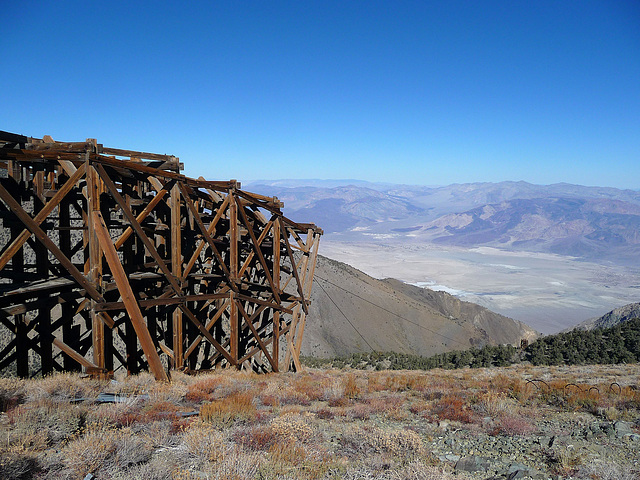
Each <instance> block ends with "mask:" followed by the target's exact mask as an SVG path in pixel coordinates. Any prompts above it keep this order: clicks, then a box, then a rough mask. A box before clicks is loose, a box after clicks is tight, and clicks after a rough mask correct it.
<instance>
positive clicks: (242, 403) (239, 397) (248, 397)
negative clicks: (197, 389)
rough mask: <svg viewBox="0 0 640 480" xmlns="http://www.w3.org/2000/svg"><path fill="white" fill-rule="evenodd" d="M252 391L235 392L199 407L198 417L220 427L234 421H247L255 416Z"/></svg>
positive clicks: (255, 410)
mask: <svg viewBox="0 0 640 480" xmlns="http://www.w3.org/2000/svg"><path fill="white" fill-rule="evenodd" d="M253 398H254V396H253V393H251V392H235V393H232V394H231V395H229V396H228V397H226V398H224V399H221V400H214V401H213V402H211V403H208V404H205V405H203V406H202V407H200V418H202V419H203V420H204V421H206V422H210V423H212V424H214V425H216V426H218V427H220V428H223V427H228V426H229V425H231V424H233V423H235V422H248V421H251V420H253V419H254V418H255V417H256V413H257V409H256V407H255V405H254V404H253Z"/></svg>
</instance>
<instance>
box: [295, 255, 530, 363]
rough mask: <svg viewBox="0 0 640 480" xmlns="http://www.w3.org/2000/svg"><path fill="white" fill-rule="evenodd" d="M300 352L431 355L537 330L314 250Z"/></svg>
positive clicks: (515, 339) (512, 339) (501, 341)
mask: <svg viewBox="0 0 640 480" xmlns="http://www.w3.org/2000/svg"><path fill="white" fill-rule="evenodd" d="M310 308H311V311H310V318H309V322H308V323H307V325H306V328H305V332H304V337H303V343H302V350H303V354H305V355H314V356H320V357H330V356H336V355H346V354H350V353H355V352H366V351H371V350H376V351H395V352H401V353H412V354H418V355H433V354H436V353H441V352H445V351H450V350H460V349H467V348H470V347H472V346H482V345H486V344H504V343H509V344H514V345H519V344H520V340H521V339H527V340H531V339H533V338H535V337H536V335H537V334H536V332H535V331H534V330H532V329H531V328H529V327H528V326H526V325H525V324H523V323H521V322H517V321H515V320H512V319H510V318H508V317H505V316H503V315H499V314H497V313H494V312H491V311H490V310H487V309H486V308H484V307H481V306H479V305H475V304H473V303H469V302H463V301H460V300H458V299H457V298H455V297H453V296H451V295H449V294H448V293H445V292H434V291H432V290H428V289H424V288H419V287H415V286H412V285H407V284H405V283H402V282H400V281H398V280H393V279H387V280H376V279H374V278H372V277H370V276H368V275H366V274H364V273H363V272H361V271H359V270H357V269H355V268H353V267H350V266H349V265H346V264H344V263H340V262H337V261H334V260H330V259H327V258H324V257H322V256H320V257H318V265H317V268H316V276H315V282H314V285H313V291H312V303H311V307H310Z"/></svg>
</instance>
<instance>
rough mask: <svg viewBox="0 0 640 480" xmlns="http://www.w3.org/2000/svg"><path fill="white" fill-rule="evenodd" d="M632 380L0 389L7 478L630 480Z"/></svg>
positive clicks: (272, 381) (3, 383)
mask: <svg viewBox="0 0 640 480" xmlns="http://www.w3.org/2000/svg"><path fill="white" fill-rule="evenodd" d="M639 373H640V368H639V366H638V365H617V366H611V365H607V366H586V367H585V366H582V367H532V366H528V365H518V366H514V367H507V368H491V369H473V370H472V369H461V370H430V371H428V372H422V371H351V370H315V369H305V371H304V372H301V373H297V374H292V373H289V374H270V375H255V374H248V373H241V372H235V371H220V372H217V373H210V374H203V375H199V376H187V375H184V374H179V373H175V374H174V375H173V378H172V382H171V383H169V384H163V383H157V382H155V381H154V380H153V379H152V377H151V376H150V375H148V374H141V375H138V376H133V377H128V378H123V379H119V380H118V381H108V380H95V379H83V378H81V377H80V376H79V375H74V374H59V375H55V376H51V377H47V378H44V379H34V380H27V381H23V380H18V379H12V378H2V379H0V407H1V411H2V412H3V413H2V414H1V415H0V439H2V442H1V443H0V478H7V479H10V478H43V479H45V478H47V479H49V478H50V479H56V480H62V479H78V478H84V477H85V475H87V474H88V473H91V474H93V475H94V476H95V479H97V480H106V479H135V478H140V479H203V478H205V479H276V478H281V479H353V480H355V479H389V480H391V479H427V480H437V479H452V478H462V479H464V478H467V479H475V478H477V479H488V478H491V479H509V480H512V479H515V478H525V479H526V478H534V479H550V478H552V479H560V478H562V479H565V480H566V479H569V478H581V479H596V480H610V479H618V480H628V479H638V478H640V476H639V473H640V391H639V390H638V386H637V385H638V382H639V381H640V378H639ZM106 393H108V394H110V395H105V394H106ZM101 402H102V403H101Z"/></svg>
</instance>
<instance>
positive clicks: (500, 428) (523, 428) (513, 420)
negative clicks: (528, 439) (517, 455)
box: [491, 415, 536, 436]
mask: <svg viewBox="0 0 640 480" xmlns="http://www.w3.org/2000/svg"><path fill="white" fill-rule="evenodd" d="M535 430H536V428H535V427H534V426H533V425H532V424H531V422H529V421H528V420H527V419H526V418H524V417H522V416H518V415H503V416H502V417H501V418H500V419H499V420H498V421H497V422H496V425H495V428H494V430H493V431H492V432H491V433H492V434H493V435H498V434H502V435H509V436H518V435H529V434H531V433H533V432H535Z"/></svg>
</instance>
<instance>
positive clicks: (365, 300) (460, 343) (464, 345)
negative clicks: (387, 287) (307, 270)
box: [315, 273, 469, 349]
mask: <svg viewBox="0 0 640 480" xmlns="http://www.w3.org/2000/svg"><path fill="white" fill-rule="evenodd" d="M315 277H316V278H319V279H320V280H323V281H325V282H327V283H328V284H329V285H333V286H334V287H336V288H339V289H340V290H343V291H345V292H347V293H349V294H351V295H353V296H354V297H357V298H359V299H360V300H362V301H364V302H367V303H370V304H371V305H373V306H374V307H377V308H379V309H381V310H384V311H385V312H387V313H390V314H391V315H394V316H396V317H398V318H400V319H402V320H404V321H405V322H408V323H411V324H412V325H415V326H416V327H420V328H422V329H424V330H427V331H428V332H431V333H433V334H434V335H438V336H439V337H442V338H446V339H447V340H450V341H451V342H454V343H457V344H459V345H462V346H463V347H465V349H467V348H469V346H468V345H467V344H466V343H462V342H460V341H459V340H456V339H455V338H451V337H447V336H446V335H443V334H441V333H438V332H436V331H435V330H432V329H430V328H429V327H425V326H424V325H420V324H419V323H416V322H414V321H413V320H409V319H408V318H405V317H403V316H401V315H398V314H397V313H395V312H392V311H391V310H389V309H387V308H385V307H383V306H381V305H378V304H375V303H373V302H372V301H370V300H367V299H366V298H363V297H361V296H360V295H358V294H357V293H353V292H351V291H349V290H347V289H346V288H343V287H341V286H340V285H336V284H335V283H333V282H330V281H329V280H327V279H326V278H322V277H321V276H320V275H318V274H317V273H316V274H315ZM318 285H320V283H318ZM320 288H322V290H323V291H324V292H325V293H327V291H326V290H325V289H324V287H323V286H322V285H320ZM327 296H328V297H329V300H331V302H332V303H333V304H334V305H336V303H335V302H334V301H333V299H332V298H331V297H330V296H329V294H328V293H327ZM336 307H338V306H337V305H336ZM338 310H340V309H339V308H338ZM340 313H342V310H340ZM342 315H343V316H344V318H347V317H346V315H345V314H344V313H342ZM347 321H349V320H348V319H347ZM349 323H351V322H349ZM351 326H353V324H351ZM353 328H354V329H355V327H353ZM356 331H357V330H356ZM358 334H360V332H358ZM360 336H361V337H362V334H360ZM362 338H363V339H364V337H362ZM365 342H366V340H365ZM367 345H368V344H367Z"/></svg>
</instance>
